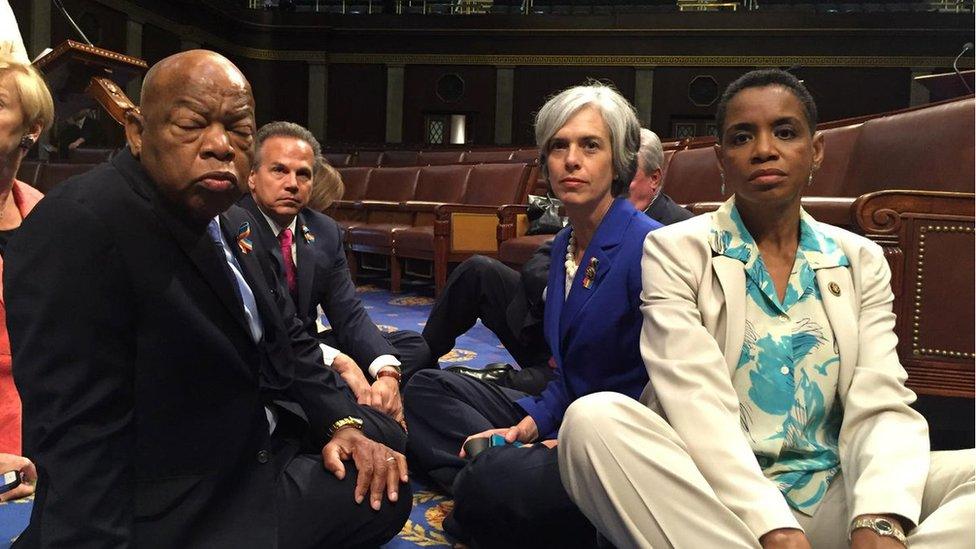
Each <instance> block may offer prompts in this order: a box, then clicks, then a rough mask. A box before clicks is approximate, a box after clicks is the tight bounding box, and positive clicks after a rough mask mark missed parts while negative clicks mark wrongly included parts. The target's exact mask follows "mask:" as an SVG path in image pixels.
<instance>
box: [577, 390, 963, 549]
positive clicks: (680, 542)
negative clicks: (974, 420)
mask: <svg viewBox="0 0 976 549" xmlns="http://www.w3.org/2000/svg"><path fill="white" fill-rule="evenodd" d="M930 463H931V464H930V467H929V475H928V478H927V480H926V483H925V489H924V493H923V496H922V506H921V508H922V514H921V521H920V524H919V525H918V527H917V528H915V529H914V530H913V531H912V532H911V534H910V535H909V536H908V543H909V547H911V548H912V549H953V548H956V547H958V548H965V549H972V548H973V546H974V545H976V533H974V514H976V480H974V477H976V453H974V451H972V450H960V451H953V452H932V453H931V462H930ZM559 470H560V474H561V476H562V481H563V485H564V486H565V487H566V491H567V492H569V497H570V498H572V499H573V501H574V502H575V503H576V504H577V505H578V506H579V508H580V509H581V510H582V511H583V513H584V514H586V516H587V517H588V518H589V519H590V521H592V522H593V524H594V526H596V527H597V529H599V530H600V532H601V533H603V535H605V536H606V537H607V538H609V539H610V541H612V542H613V544H614V545H615V546H617V547H618V548H620V549H624V548H630V547H655V548H658V549H660V548H667V547H677V548H678V549H683V548H689V549H698V548H713V547H714V548H727V547H728V548H732V547H751V548H758V547H760V545H759V541H758V540H757V539H756V537H755V535H754V534H753V533H752V532H751V531H750V530H749V528H747V527H746V525H745V523H744V522H742V521H741V520H740V519H739V518H738V517H737V516H736V515H735V514H733V513H732V512H731V511H730V510H729V509H727V508H726V507H725V506H724V505H723V504H722V503H721V501H720V500H719V499H718V498H717V497H716V495H715V493H714V492H713V491H712V489H711V487H710V486H709V485H708V483H707V482H706V481H705V478H704V477H703V476H702V474H701V473H700V472H699V470H698V468H697V467H696V466H695V463H694V462H693V461H692V459H691V457H690V456H689V455H688V452H687V450H686V448H685V445H684V443H683V442H682V441H681V439H680V438H679V437H678V435H677V433H675V431H674V430H673V429H672V428H671V426H670V425H668V423H667V422H666V421H665V420H664V419H663V418H662V417H661V416H659V415H658V414H656V413H654V412H653V411H651V410H650V409H648V408H647V407H645V406H644V405H642V404H641V403H639V402H637V401H635V400H632V399H630V398H627V397H625V396H623V395H620V394H616V393H596V394H592V395H589V396H586V397H583V398H581V399H578V400H577V401H576V402H574V403H573V404H572V405H571V406H570V407H569V410H568V411H567V412H566V415H565V417H564V419H563V423H562V428H561V429H560V431H559ZM794 514H795V515H796V517H797V520H798V521H799V523H800V526H801V527H803V529H804V531H805V532H806V535H807V538H808V539H809V540H810V544H811V545H812V546H813V548H814V549H821V548H823V549H834V548H837V549H840V548H846V547H848V546H849V543H850V542H849V541H848V528H849V524H848V520H849V519H848V518H847V515H848V511H847V502H846V496H845V494H844V488H843V482H841V478H840V475H838V476H837V477H836V478H835V479H834V481H833V482H831V485H830V488H829V489H828V490H827V492H826V494H825V495H824V501H823V503H821V505H820V506H819V507H818V509H817V512H816V513H815V514H814V515H813V516H812V517H808V516H805V515H802V514H800V513H796V512H794Z"/></svg>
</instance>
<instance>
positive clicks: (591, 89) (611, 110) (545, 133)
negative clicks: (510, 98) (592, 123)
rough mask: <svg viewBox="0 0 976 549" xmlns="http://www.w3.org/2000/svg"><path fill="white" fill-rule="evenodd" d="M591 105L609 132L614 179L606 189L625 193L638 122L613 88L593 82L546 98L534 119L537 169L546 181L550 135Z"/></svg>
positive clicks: (634, 167)
mask: <svg viewBox="0 0 976 549" xmlns="http://www.w3.org/2000/svg"><path fill="white" fill-rule="evenodd" d="M588 105H592V106H593V107H595V108H596V109H597V110H598V111H600V115H601V116H603V121H604V122H605V123H606V124H607V128H608V129H609V130H610V150H611V153H612V156H613V171H614V174H615V177H614V179H613V183H612V184H611V186H610V192H611V193H612V194H613V196H620V195H622V194H624V193H626V192H627V189H628V188H629V186H630V181H631V180H632V179H633V178H634V174H635V173H637V149H638V148H639V147H640V122H638V121H637V113H636V112H635V111H634V107H633V106H632V105H631V104H630V103H629V102H628V101H627V100H626V99H624V98H623V96H622V95H620V93H619V92H617V90H615V89H613V87H611V86H609V85H607V84H603V83H601V82H597V81H591V82H588V83H587V84H585V85H583V86H573V87H571V88H567V89H565V90H563V91H561V92H559V93H557V94H556V95H554V96H552V97H551V98H549V100H548V101H546V104H545V105H543V106H542V108H541V109H539V112H538V113H537V114H536V116H535V142H536V145H537V146H538V147H539V154H540V155H541V166H540V167H541V169H542V173H543V175H544V176H545V177H546V179H549V170H548V168H547V166H546V157H547V156H548V154H549V145H550V141H551V140H552V136H554V135H555V134H556V132H558V131H559V129H560V128H562V127H563V126H564V125H566V122H567V121H568V120H569V119H570V118H571V117H572V116H573V115H574V114H576V113H577V112H579V110H580V109H582V108H583V107H586V106H588Z"/></svg>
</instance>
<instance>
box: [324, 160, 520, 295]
mask: <svg viewBox="0 0 976 549" xmlns="http://www.w3.org/2000/svg"><path fill="white" fill-rule="evenodd" d="M338 170H339V172H340V174H341V176H342V179H343V182H344V183H345V189H346V190H345V194H344V195H343V199H342V200H338V201H336V202H335V203H334V204H333V205H332V206H331V208H330V210H329V211H328V213H329V214H330V215H332V217H334V218H335V219H336V220H337V221H338V222H339V224H340V226H341V227H342V228H343V229H344V234H345V244H346V249H347V250H348V254H349V265H350V268H351V269H352V272H353V276H356V275H357V274H358V271H359V266H360V261H359V260H360V259H362V260H363V261H362V265H363V266H364V267H367V268H368V267H369V266H370V265H371V263H370V261H371V260H373V259H375V258H376V257H379V258H381V259H382V261H381V263H382V266H383V267H384V268H388V269H389V271H390V285H391V289H392V290H393V291H394V292H396V291H399V290H400V278H401V262H403V261H405V260H408V259H413V260H422V262H423V263H426V264H428V265H430V266H431V267H430V269H429V270H427V271H426V272H425V274H428V275H429V276H431V277H432V278H433V280H434V286H435V289H436V290H437V291H439V290H440V289H441V288H443V286H444V283H445V282H446V280H447V270H448V264H449V263H456V262H458V261H462V260H464V259H466V258H467V257H470V256H471V255H473V254H475V253H487V254H489V255H493V254H494V253H495V251H496V244H497V216H496V210H497V209H498V207H499V206H501V205H503V204H510V203H514V204H520V203H524V202H525V200H526V195H527V194H528V192H529V188H530V187H531V184H532V183H534V182H535V181H536V180H537V179H538V178H537V173H538V165H537V164H536V163H534V162H529V163H525V162H504V163H484V164H454V165H446V166H412V167H378V168H367V167H345V168H338ZM363 254H367V255H366V256H365V257H363V258H361V257H359V256H360V255H363Z"/></svg>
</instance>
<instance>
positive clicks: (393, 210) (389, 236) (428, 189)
mask: <svg viewBox="0 0 976 549" xmlns="http://www.w3.org/2000/svg"><path fill="white" fill-rule="evenodd" d="M470 173H471V166H465V165H452V166H426V167H423V168H420V169H419V172H418V177H417V187H416V193H415V194H414V196H413V197H412V198H413V199H415V200H411V201H406V202H402V203H400V204H397V206H396V207H393V205H392V204H390V205H389V208H387V209H386V212H385V213H386V215H385V216H382V217H386V218H387V221H382V222H367V223H364V224H361V225H358V226H356V227H352V228H351V230H350V231H349V233H348V235H347V237H346V242H347V243H348V244H349V247H350V249H352V250H354V251H368V252H372V253H387V254H389V253H390V252H391V250H392V248H393V232H394V231H396V230H400V229H406V228H408V227H412V226H414V225H415V224H424V225H433V224H434V217H433V213H432V212H433V205H434V204H440V203H445V202H458V201H459V200H460V199H461V197H462V196H464V190H465V188H466V187H467V182H468V175H469V174H470ZM370 207H371V205H370V204H368V203H367V205H366V208H367V216H368V217H371V218H376V219H379V218H380V217H381V216H380V214H379V212H378V211H375V209H376V208H377V207H376V206H372V207H373V208H374V211H369V209H370ZM394 220H396V221H394ZM394 283H396V281H394Z"/></svg>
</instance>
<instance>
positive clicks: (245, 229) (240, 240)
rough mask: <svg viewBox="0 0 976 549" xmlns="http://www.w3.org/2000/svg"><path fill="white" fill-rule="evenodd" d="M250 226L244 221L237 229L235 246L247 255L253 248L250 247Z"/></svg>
mask: <svg viewBox="0 0 976 549" xmlns="http://www.w3.org/2000/svg"><path fill="white" fill-rule="evenodd" d="M250 237H251V225H250V224H249V223H248V222H247V221H245V222H244V223H241V226H240V227H239V228H238V229H237V245H238V246H239V247H240V248H241V253H243V254H245V255H246V254H249V253H251V250H252V249H253V248H254V247H253V246H252V245H251V238H250Z"/></svg>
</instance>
